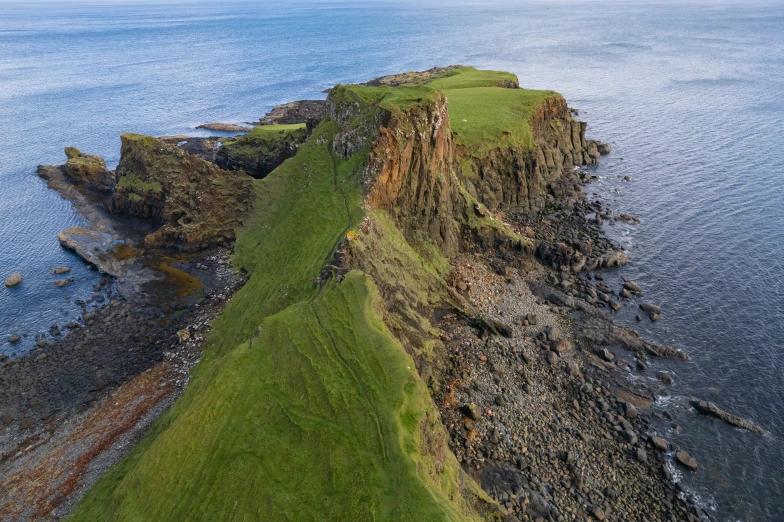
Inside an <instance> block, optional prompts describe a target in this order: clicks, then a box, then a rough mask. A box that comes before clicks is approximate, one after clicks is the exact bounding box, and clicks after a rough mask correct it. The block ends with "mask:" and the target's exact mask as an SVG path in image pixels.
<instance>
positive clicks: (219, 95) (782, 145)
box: [0, 2, 784, 521]
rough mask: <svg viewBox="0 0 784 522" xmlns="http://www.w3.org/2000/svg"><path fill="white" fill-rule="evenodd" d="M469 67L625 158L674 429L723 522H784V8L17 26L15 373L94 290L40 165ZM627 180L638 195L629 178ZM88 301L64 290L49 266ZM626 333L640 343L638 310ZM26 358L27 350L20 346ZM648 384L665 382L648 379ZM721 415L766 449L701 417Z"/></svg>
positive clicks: (277, 15)
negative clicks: (553, 93) (552, 97)
mask: <svg viewBox="0 0 784 522" xmlns="http://www.w3.org/2000/svg"><path fill="white" fill-rule="evenodd" d="M452 63H462V64H469V65H475V66H478V67H482V68H492V69H503V70H509V71H512V72H514V73H516V74H517V75H518V76H519V77H520V83H521V84H522V85H523V86H524V87H531V88H543V89H554V90H557V91H559V92H561V93H562V94H563V95H564V96H565V97H566V98H567V100H568V101H569V103H570V105H572V106H574V107H577V108H578V109H580V111H581V112H580V118H581V119H585V120H587V121H588V123H589V131H588V134H589V137H592V138H596V139H602V140H604V141H608V142H609V143H611V144H612V146H613V152H612V154H611V155H610V156H607V157H605V158H604V159H603V160H602V162H603V164H602V166H601V167H600V168H599V169H598V174H599V175H601V176H602V179H601V181H599V182H598V183H597V184H596V185H594V186H593V189H594V190H596V191H597V192H598V193H599V194H601V196H602V197H603V198H604V199H605V200H606V201H608V202H610V203H611V204H612V206H613V208H615V209H616V210H618V211H623V212H628V213H631V214H633V215H636V216H639V217H640V218H641V219H642V223H641V224H640V225H639V226H637V227H630V226H626V225H617V226H613V227H608V232H609V233H610V234H611V235H612V236H613V237H614V238H616V239H617V240H618V241H619V242H621V243H622V244H623V245H624V246H625V247H626V248H627V249H628V252H629V254H630V257H631V259H632V262H631V263H630V264H629V265H627V266H626V267H625V268H623V269H622V270H621V271H619V272H618V273H616V274H614V275H613V276H611V279H612V278H615V281H619V278H620V277H621V276H622V277H626V278H631V279H634V280H635V281H637V282H638V283H639V284H640V285H641V286H642V287H643V290H644V292H645V298H646V300H650V301H653V302H656V303H658V304H660V305H661V306H662V309H663V314H662V320H661V321H659V322H658V323H649V322H643V323H641V326H640V328H641V329H642V330H643V332H644V333H645V334H646V335H648V336H649V337H651V338H652V339H655V340H657V341H660V342H666V343H669V344H672V345H675V346H677V347H679V348H681V349H683V350H685V351H686V352H688V353H689V354H690V355H691V357H692V361H691V362H688V363H681V362H678V363H666V362H654V364H653V368H651V371H650V372H648V373H649V374H650V375H653V373H654V371H656V370H668V371H670V372H672V373H673V375H674V376H675V379H676V384H675V386H674V387H673V388H672V396H671V397H668V398H666V399H664V400H662V401H660V402H661V404H659V405H658V406H657V408H662V409H667V410H668V411H669V412H670V413H672V415H673V416H674V422H675V423H677V424H679V425H681V426H682V433H678V432H677V431H676V430H675V429H673V428H671V427H669V426H665V425H662V426H660V427H659V428H660V429H661V430H662V432H663V434H664V435H665V436H666V438H668V439H669V440H671V441H673V442H676V443H678V444H680V445H681V446H682V447H684V448H687V449H688V450H689V451H690V452H691V453H692V455H694V456H695V457H696V458H697V460H698V462H699V464H700V471H699V472H698V473H697V474H686V475H685V476H683V477H682V480H683V483H684V485H685V487H686V488H687V490H688V491H689V492H690V493H691V494H693V495H697V496H698V497H699V498H700V500H701V502H703V503H704V505H705V506H706V507H707V508H708V509H711V510H712V511H711V512H712V514H713V516H714V517H715V518H716V519H717V520H722V521H734V520H743V521H780V520H784V443H782V440H781V436H782V428H783V427H784V363H783V362H782V358H784V261H782V259H783V258H784V203H782V200H783V199H784V198H783V196H784V189H782V184H783V183H784V101H782V100H784V9H782V8H781V7H776V6H775V5H771V6H763V5H751V4H744V5H733V4H731V3H730V4H727V3H723V4H721V5H718V4H717V5H712V4H709V3H704V4H700V5H687V4H676V3H669V4H663V5H657V6H650V5H646V6H642V5H634V4H628V3H624V4H607V3H591V2H580V3H575V4H533V3H532V4H522V3H514V4H490V5H483V6H481V7H479V6H472V5H470V4H461V5H454V4H440V5H437V4H429V5H424V6H423V5H422V3H421V2H420V3H417V4H413V3H412V4H405V3H402V2H395V3H394V4H381V3H373V4H367V3H361V2H353V3H331V2H321V3H312V4H308V3H288V4H287V5H286V6H280V5H278V6H272V5H265V4H261V5H254V4H242V3H238V4H230V3H223V2H221V3H220V4H219V5H218V3H217V2H215V3H212V4H207V3H187V4H186V3H183V4H170V5H150V4H131V5H124V4H117V5H99V4H89V5H71V4H68V3H59V4H51V5H40V4H38V5H29V4H27V5H25V4H9V3H2V4H0V135H2V137H3V139H2V145H1V146H0V277H1V278H3V279H4V278H5V277H6V276H7V275H9V274H10V273H12V272H21V273H22V274H23V276H24V282H23V283H22V285H20V287H18V288H14V289H6V288H5V287H1V286H0V353H9V354H13V353H21V352H24V351H25V350H29V349H30V347H31V345H32V344H33V342H34V337H35V335H36V333H40V332H45V331H46V330H48V327H49V325H51V324H53V323H60V324H62V323H63V322H68V321H71V320H73V319H75V318H76V317H77V316H78V313H79V308H78V307H77V306H76V304H75V303H74V300H76V299H80V298H81V299H84V298H86V297H89V296H90V291H91V288H92V286H93V285H94V284H95V283H96V282H97V281H98V280H99V279H100V277H99V275H98V274H97V273H96V272H95V271H94V270H92V269H91V268H89V267H87V266H85V265H84V264H83V263H81V262H80V261H79V260H78V259H77V258H76V257H75V256H73V255H72V254H70V253H68V252H66V251H64V250H62V249H61V248H60V247H59V245H58V244H57V241H56V239H55V235H56V233H57V232H58V231H60V230H62V229H65V228H67V227H69V226H73V225H76V224H79V223H80V222H81V221H80V218H79V216H78V215H76V214H75V213H74V211H73V209H72V208H71V206H70V204H69V203H67V202H65V201H63V200H61V199H60V198H59V196H58V195H57V194H56V193H54V192H52V191H49V190H47V189H46V188H45V185H44V183H43V182H42V181H41V180H39V179H38V178H37V176H36V174H35V170H36V165H38V164H40V163H44V164H52V163H61V162H62V161H63V159H64V155H63V152H62V149H63V147H65V146H76V147H79V148H81V149H82V150H83V151H86V152H89V153H94V154H100V155H103V156H104V157H105V158H106V159H107V163H108V164H109V165H110V167H113V166H114V165H116V163H117V161H118V159H119V146H120V141H119V135H120V133H122V132H126V131H134V132H142V133H149V134H154V135H164V134H180V133H191V134H193V135H197V134H198V133H196V132H194V130H193V129H194V127H195V126H196V125H199V124H201V123H206V122H209V121H228V122H243V121H251V120H254V119H258V118H259V117H260V116H262V115H263V114H264V113H265V112H266V111H267V110H268V109H270V107H271V106H272V105H274V104H277V103H281V102H285V101H290V100H294V99H303V98H319V97H323V96H324V94H323V93H322V91H323V89H325V88H328V87H330V86H332V85H333V84H335V83H340V82H358V81H364V80H367V79H370V78H372V77H376V76H379V75H382V74H389V73H395V72H400V71H407V70H422V69H426V68H430V67H432V66H435V65H447V64H452ZM625 175H628V176H630V177H631V180H632V181H631V182H629V183H624V182H622V181H621V180H620V179H619V178H618V177H619V176H625ZM61 265H68V266H71V267H72V268H73V271H72V273H71V275H73V276H74V277H75V279H76V281H75V282H74V283H73V284H72V285H70V286H68V287H66V288H57V287H55V286H54V285H53V281H54V279H55V277H54V276H52V275H50V274H49V270H50V269H51V268H52V267H54V266H61ZM628 308H629V309H628V310H626V311H623V312H621V313H620V314H619V316H620V317H619V320H621V321H628V322H630V323H633V322H634V319H633V316H634V310H633V309H632V307H628ZM15 333H20V334H24V335H25V339H23V341H22V342H21V343H19V344H18V345H15V346H11V345H9V344H8V343H6V339H7V338H8V337H9V336H10V335H12V334H15ZM641 378H648V377H645V376H642V377H641ZM692 396H695V397H700V398H705V399H709V400H713V401H715V402H716V403H718V404H719V405H720V406H722V407H724V408H726V409H728V410H731V411H734V412H736V413H738V414H740V415H743V416H745V417H748V418H749V419H751V420H753V421H754V422H756V423H758V424H760V425H762V426H764V427H765V428H767V429H769V430H770V431H771V436H769V437H760V436H757V435H754V434H750V433H747V432H741V431H739V430H735V429H732V428H729V427H728V426H726V425H724V424H721V423H718V422H711V421H709V420H707V419H705V418H701V417H698V416H695V415H694V414H693V412H690V411H689V407H688V398H689V397H692Z"/></svg>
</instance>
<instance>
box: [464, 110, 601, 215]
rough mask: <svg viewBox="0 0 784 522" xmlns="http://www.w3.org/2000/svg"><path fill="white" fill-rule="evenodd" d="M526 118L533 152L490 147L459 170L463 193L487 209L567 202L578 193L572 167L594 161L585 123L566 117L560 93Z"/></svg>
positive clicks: (529, 208)
mask: <svg viewBox="0 0 784 522" xmlns="http://www.w3.org/2000/svg"><path fill="white" fill-rule="evenodd" d="M530 121H531V128H532V131H533V138H534V143H535V145H534V148H533V150H525V149H514V148H500V149H496V150H494V151H491V152H490V154H489V155H488V156H487V157H486V158H483V159H480V160H476V161H474V162H473V163H472V165H471V171H472V173H471V175H470V176H465V175H464V174H462V172H461V176H462V178H463V179H464V182H465V184H466V188H467V189H468V191H469V192H470V193H471V194H472V195H473V196H474V197H476V198H477V199H478V200H479V201H481V202H482V203H484V204H485V205H486V206H487V208H488V209H490V210H491V211H495V210H498V209H500V208H512V209H515V210H520V211H524V212H533V211H538V210H542V209H544V208H545V207H546V206H548V205H555V204H556V202H566V203H567V204H569V203H573V202H574V201H576V199H577V198H578V197H580V195H581V194H582V188H581V182H580V179H579V178H578V176H577V174H576V172H575V170H574V167H575V166H583V165H597V164H598V163H599V151H598V149H597V145H596V143H595V142H593V141H590V140H586V139H585V130H586V127H587V124H586V123H585V122H580V121H577V120H574V119H572V117H571V116H570V115H569V110H568V107H567V106H566V100H564V98H563V97H561V96H560V95H554V96H552V97H551V98H549V99H547V100H546V101H545V102H544V103H543V104H542V105H541V106H540V107H539V108H538V109H537V111H536V112H535V113H534V114H533V116H532V117H531V120H530Z"/></svg>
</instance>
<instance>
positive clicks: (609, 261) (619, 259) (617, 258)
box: [604, 251, 629, 268]
mask: <svg viewBox="0 0 784 522" xmlns="http://www.w3.org/2000/svg"><path fill="white" fill-rule="evenodd" d="M628 262H629V256H627V255H626V253H625V252H621V251H618V252H613V253H612V254H610V255H609V256H607V257H606V258H604V266H606V267H608V268H612V267H616V266H623V265H625V264H626V263H628Z"/></svg>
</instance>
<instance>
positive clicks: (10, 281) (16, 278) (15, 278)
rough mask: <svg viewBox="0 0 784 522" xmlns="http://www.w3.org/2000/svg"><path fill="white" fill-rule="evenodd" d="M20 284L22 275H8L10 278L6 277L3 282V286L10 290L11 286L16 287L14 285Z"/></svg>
mask: <svg viewBox="0 0 784 522" xmlns="http://www.w3.org/2000/svg"><path fill="white" fill-rule="evenodd" d="M21 282H22V274H11V275H10V276H9V277H8V278H7V279H6V280H5V286H7V287H9V288H10V287H12V286H16V285H18V284H19V283H21Z"/></svg>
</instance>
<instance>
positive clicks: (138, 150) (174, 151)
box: [109, 134, 253, 251]
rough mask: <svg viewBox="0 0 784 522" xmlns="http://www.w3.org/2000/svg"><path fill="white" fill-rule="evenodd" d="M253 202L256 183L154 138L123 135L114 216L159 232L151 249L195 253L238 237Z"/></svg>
mask: <svg viewBox="0 0 784 522" xmlns="http://www.w3.org/2000/svg"><path fill="white" fill-rule="evenodd" d="M252 203H253V181H252V179H251V178H249V177H248V176H246V175H245V174H243V173H241V172H232V171H226V170H223V169H220V168H219V167H217V166H216V165H214V164H212V163H210V162H208V161H205V160H203V159H201V158H199V157H196V156H192V155H190V154H187V153H185V152H183V151H182V150H180V149H178V148H177V147H176V146H173V145H169V144H166V143H164V142H162V141H161V140H159V139H157V138H153V137H151V136H142V135H139V134H123V135H122V149H121V157H120V164H119V165H118V166H117V186H116V188H115V191H114V194H113V195H112V198H111V200H110V202H109V208H110V210H111V211H112V212H115V213H120V214H124V215H128V216H135V217H140V218H144V219H147V220H149V221H151V222H152V223H154V224H155V226H157V227H158V228H157V229H156V230H154V231H153V232H152V233H150V234H148V235H147V236H146V237H145V238H144V243H145V244H146V245H147V246H148V247H153V248H160V249H173V250H180V251H193V250H198V249H200V248H204V247H207V246H210V245H214V244H218V243H222V242H226V241H229V240H232V239H233V238H234V234H235V230H236V229H237V228H239V227H240V226H241V225H242V223H243V220H244V218H245V217H246V216H247V215H248V213H249V212H250V209H251V207H252Z"/></svg>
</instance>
